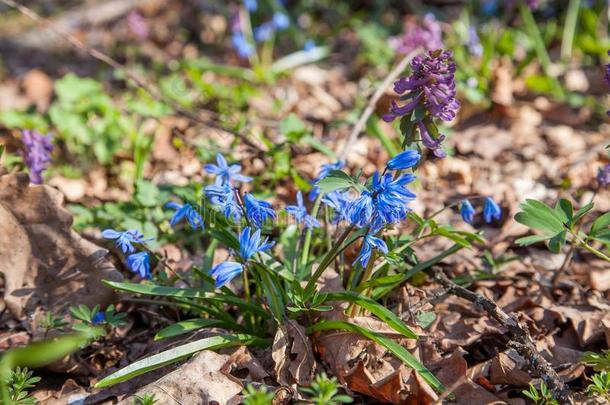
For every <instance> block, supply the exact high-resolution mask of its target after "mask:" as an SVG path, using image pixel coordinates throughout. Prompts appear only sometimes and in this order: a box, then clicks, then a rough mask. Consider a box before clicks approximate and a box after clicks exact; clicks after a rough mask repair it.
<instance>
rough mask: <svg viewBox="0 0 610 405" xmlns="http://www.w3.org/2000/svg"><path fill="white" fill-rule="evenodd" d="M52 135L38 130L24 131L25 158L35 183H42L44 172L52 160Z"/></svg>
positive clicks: (31, 178) (32, 180) (31, 179)
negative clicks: (43, 133)
mask: <svg viewBox="0 0 610 405" xmlns="http://www.w3.org/2000/svg"><path fill="white" fill-rule="evenodd" d="M51 139H52V137H51V136H50V135H49V136H43V135H42V134H41V133H40V132H38V131H34V130H32V131H30V130H24V131H23V137H22V141H23V145H24V146H25V149H24V151H23V159H24V160H25V164H26V166H27V167H28V168H29V169H30V181H31V182H32V183H34V184H42V172H43V171H44V170H45V169H46V168H47V165H48V164H49V162H50V161H51V152H53V145H52V144H51Z"/></svg>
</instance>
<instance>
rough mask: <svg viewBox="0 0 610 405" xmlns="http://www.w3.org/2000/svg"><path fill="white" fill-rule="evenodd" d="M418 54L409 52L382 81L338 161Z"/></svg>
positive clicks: (419, 50)
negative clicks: (395, 81) (390, 87)
mask: <svg viewBox="0 0 610 405" xmlns="http://www.w3.org/2000/svg"><path fill="white" fill-rule="evenodd" d="M420 52H421V49H419V48H417V49H415V50H414V51H411V52H410V53H409V54H407V55H406V56H405V57H404V58H402V60H401V61H400V62H399V63H398V65H396V67H395V68H394V69H392V71H391V72H390V73H388V75H387V76H386V78H385V79H384V80H383V82H382V83H381V85H380V86H379V87H378V88H377V90H376V91H375V93H374V94H373V96H372V97H371V98H370V99H369V101H368V103H367V105H366V108H365V109H364V111H363V112H362V115H361V116H360V118H359V119H358V122H356V125H354V128H352V132H350V134H349V136H348V137H347V141H346V142H345V145H343V149H342V150H341V153H339V160H345V158H346V157H347V155H348V153H349V151H350V150H351V148H352V146H353V144H354V142H356V139H357V138H358V135H359V134H360V132H362V130H363V129H364V126H365V125H366V122H367V121H368V119H369V117H370V116H371V114H373V111H374V110H375V106H376V105H377V101H379V99H380V98H381V96H383V93H385V91H386V89H387V88H388V87H389V86H390V84H391V83H392V82H393V81H394V80H396V79H397V78H398V76H400V74H401V73H402V72H403V71H404V70H405V69H406V68H407V66H408V65H409V63H411V60H412V59H413V58H414V57H415V55H417V54H418V53H420Z"/></svg>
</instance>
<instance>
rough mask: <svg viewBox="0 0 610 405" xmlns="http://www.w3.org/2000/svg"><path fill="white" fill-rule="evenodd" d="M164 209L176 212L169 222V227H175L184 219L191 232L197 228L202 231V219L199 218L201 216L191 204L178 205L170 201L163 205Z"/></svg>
mask: <svg viewBox="0 0 610 405" xmlns="http://www.w3.org/2000/svg"><path fill="white" fill-rule="evenodd" d="M165 208H170V209H173V210H176V212H175V213H174V215H173V216H172V218H171V219H170V221H169V223H170V225H171V226H176V225H177V224H178V222H180V221H182V220H183V219H186V221H187V222H188V223H189V225H190V226H191V228H193V230H197V229H198V228H201V230H203V218H201V214H199V212H197V210H196V209H195V208H194V207H193V206H192V205H191V204H184V205H180V204H178V203H177V202H174V201H170V202H168V203H167V204H165Z"/></svg>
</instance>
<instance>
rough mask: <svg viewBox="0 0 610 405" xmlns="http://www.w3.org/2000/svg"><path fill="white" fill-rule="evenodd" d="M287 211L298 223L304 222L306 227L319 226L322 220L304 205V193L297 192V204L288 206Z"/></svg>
mask: <svg viewBox="0 0 610 405" xmlns="http://www.w3.org/2000/svg"><path fill="white" fill-rule="evenodd" d="M286 212H287V213H288V214H290V215H292V216H293V217H294V219H295V221H297V224H301V223H304V224H305V227H306V228H310V229H311V228H317V227H319V226H320V222H318V220H317V219H315V218H314V217H312V216H311V215H309V214H308V213H307V209H306V208H305V206H304V205H303V194H301V192H300V191H299V192H298V193H297V205H289V206H287V207H286Z"/></svg>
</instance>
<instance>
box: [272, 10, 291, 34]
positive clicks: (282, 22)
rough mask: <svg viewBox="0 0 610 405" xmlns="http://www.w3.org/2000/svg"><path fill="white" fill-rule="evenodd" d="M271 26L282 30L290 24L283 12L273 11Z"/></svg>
mask: <svg viewBox="0 0 610 405" xmlns="http://www.w3.org/2000/svg"><path fill="white" fill-rule="evenodd" d="M273 26H274V27H275V28H277V30H278V31H283V30H285V29H286V28H288V27H289V26H290V19H289V18H288V16H287V15H286V14H284V13H280V12H275V13H273Z"/></svg>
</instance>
